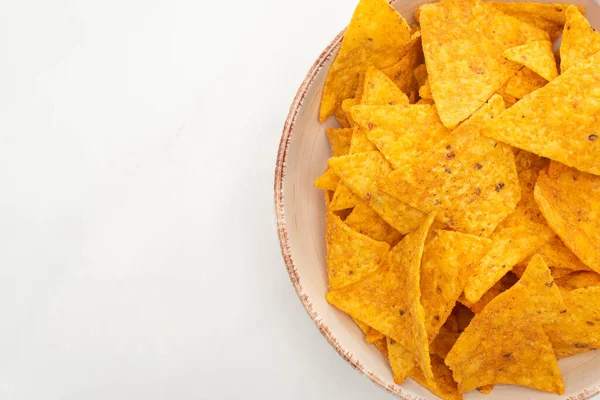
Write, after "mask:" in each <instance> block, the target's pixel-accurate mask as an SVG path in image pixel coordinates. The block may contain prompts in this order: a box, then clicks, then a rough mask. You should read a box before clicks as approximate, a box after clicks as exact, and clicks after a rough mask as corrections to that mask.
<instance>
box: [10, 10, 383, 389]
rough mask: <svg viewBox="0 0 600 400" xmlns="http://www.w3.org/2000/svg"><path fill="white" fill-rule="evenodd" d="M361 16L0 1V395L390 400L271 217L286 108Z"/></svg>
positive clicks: (342, 12)
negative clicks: (344, 344) (286, 250)
mask: <svg viewBox="0 0 600 400" xmlns="http://www.w3.org/2000/svg"><path fill="white" fill-rule="evenodd" d="M354 6H355V1H353V0H303V1H300V2H297V1H296V2H290V1H285V0H245V1H219V0H212V1H210V2H208V1H203V0H143V1H142V0H102V1H91V0H85V1H84V0H54V1H46V0H2V1H0V399H2V400H5V399H8V400H12V399H35V400H38V399H44V400H54V399H56V400H59V399H60V400H70V399H73V400H95V399H103V400H104V399H144V400H147V399H150V400H151V399H174V400H184V399H211V400H212V399H283V398H286V399H327V400H330V399H332V398H343V399H364V398H369V399H391V396H389V395H388V394H386V393H385V392H383V391H382V390H381V389H379V388H377V387H376V386H375V385H373V384H372V383H370V382H369V381H367V380H366V379H364V378H362V377H361V376H360V375H359V374H358V373H357V372H355V371H353V370H352V369H351V368H350V367H349V366H348V365H347V364H346V363H345V362H344V361H343V360H342V359H341V358H340V357H339V356H338V355H337V354H336V353H335V352H334V350H333V349H332V348H330V346H329V345H328V344H327V343H326V341H325V340H324V339H323V338H322V337H321V334H320V333H319V332H318V331H317V329H316V328H315V327H314V325H313V323H312V321H311V320H310V319H309V318H308V316H307V315H306V314H305V312H304V310H303V308H302V306H301V304H300V302H299V301H298V299H297V297H296V294H295V292H294V291H293V289H292V285H291V284H290V282H289V278H288V276H287V273H286V270H285V268H284V265H283V261H282V259H281V256H280V252H279V244H278V241H277V237H276V231H275V222H274V211H273V210H274V206H273V176H274V166H275V156H276V151H277V147H278V142H279V138H280V134H281V129H282V127H283V122H284V120H285V117H286V115H287V111H288V109H289V105H290V103H291V101H292V99H293V97H294V94H295V92H296V89H297V87H298V86H299V84H300V82H301V81H302V79H303V78H304V76H305V74H306V73H307V72H308V70H309V68H310V66H311V65H312V63H313V61H314V60H315V58H316V57H317V56H318V55H319V54H320V52H321V50H322V49H323V48H324V47H325V46H326V45H327V44H328V43H329V42H330V41H331V39H332V38H333V37H334V36H335V34H336V33H337V32H338V31H339V30H341V29H342V28H343V27H344V26H345V25H346V23H347V22H348V21H349V19H350V16H351V13H352V10H353V8H354Z"/></svg>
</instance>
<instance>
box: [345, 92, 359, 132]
mask: <svg viewBox="0 0 600 400" xmlns="http://www.w3.org/2000/svg"><path fill="white" fill-rule="evenodd" d="M357 104H360V97H352V98H351V99H346V100H344V101H342V110H343V111H344V114H345V115H346V119H347V120H348V124H349V125H350V126H351V127H355V126H356V122H354V120H353V119H352V116H351V115H350V109H351V108H352V107H354V106H355V105H357ZM340 125H341V124H340Z"/></svg>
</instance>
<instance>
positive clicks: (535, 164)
mask: <svg viewBox="0 0 600 400" xmlns="http://www.w3.org/2000/svg"><path fill="white" fill-rule="evenodd" d="M515 164H516V165H517V172H519V173H521V172H522V171H525V170H527V169H530V168H534V169H536V170H538V171H539V170H542V169H544V168H546V167H547V166H548V164H550V161H549V160H548V159H547V158H543V157H540V156H538V155H537V154H533V153H530V152H528V151H525V150H518V152H517V154H515ZM536 179H537V177H536ZM534 186H535V185H534Z"/></svg>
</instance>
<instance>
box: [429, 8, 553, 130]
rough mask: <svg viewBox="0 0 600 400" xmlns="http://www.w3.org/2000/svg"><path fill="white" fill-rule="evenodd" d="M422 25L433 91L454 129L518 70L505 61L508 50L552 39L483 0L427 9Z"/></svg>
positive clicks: (445, 116) (443, 118) (445, 121)
mask: <svg viewBox="0 0 600 400" xmlns="http://www.w3.org/2000/svg"><path fill="white" fill-rule="evenodd" d="M420 22H421V34H422V36H423V51H424V54H425V61H426V64H427V72H428V73H429V84H430V85H431V92H432V94H433V99H434V100H435V104H436V106H437V107H438V112H439V114H440V118H441V120H442V121H443V123H444V125H445V126H447V127H449V128H454V127H455V126H457V125H458V124H459V123H460V122H462V121H464V120H465V119H467V118H468V117H469V116H471V114H473V113H474V112H475V111H477V110H478V109H479V108H480V107H481V106H482V105H484V104H485V102H486V101H487V100H488V99H489V98H490V97H491V96H492V95H493V94H494V92H496V91H497V90H498V89H500V87H501V86H502V85H503V84H504V82H506V81H507V80H508V78H510V77H511V76H512V75H514V74H515V72H516V71H517V70H518V69H519V65H518V64H516V63H514V62H512V61H509V60H507V59H506V58H504V56H503V55H502V53H503V52H504V51H505V50H507V49H509V48H511V47H516V46H520V45H522V44H525V43H528V42H530V41H535V40H548V39H549V37H548V34H547V33H546V32H544V31H541V30H539V29H537V28H535V27H533V26H531V25H528V24H526V23H523V22H521V21H519V20H518V19H516V18H513V17H510V16H508V15H506V14H504V13H502V12H500V11H498V10H497V9H496V8H494V7H492V6H490V5H489V4H486V3H483V2H481V1H479V0H465V1H448V2H440V3H433V4H425V5H423V6H421V8H420ZM466 82H468V84H465V83H466Z"/></svg>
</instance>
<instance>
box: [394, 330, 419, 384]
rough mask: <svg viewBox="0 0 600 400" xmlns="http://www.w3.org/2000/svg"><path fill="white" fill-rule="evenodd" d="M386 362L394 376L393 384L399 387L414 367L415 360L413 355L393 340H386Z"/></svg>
mask: <svg viewBox="0 0 600 400" xmlns="http://www.w3.org/2000/svg"><path fill="white" fill-rule="evenodd" d="M387 349H388V360H389V361H390V367H392V373H393V374H394V382H395V383H397V384H398V385H400V384H401V383H402V382H404V380H405V379H406V377H407V376H408V374H409V373H410V371H412V370H413V368H414V367H415V359H414V357H413V354H412V353H411V352H410V351H408V350H407V349H406V347H404V346H402V345H401V344H400V343H398V342H396V341H395V340H394V339H391V338H387Z"/></svg>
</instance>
